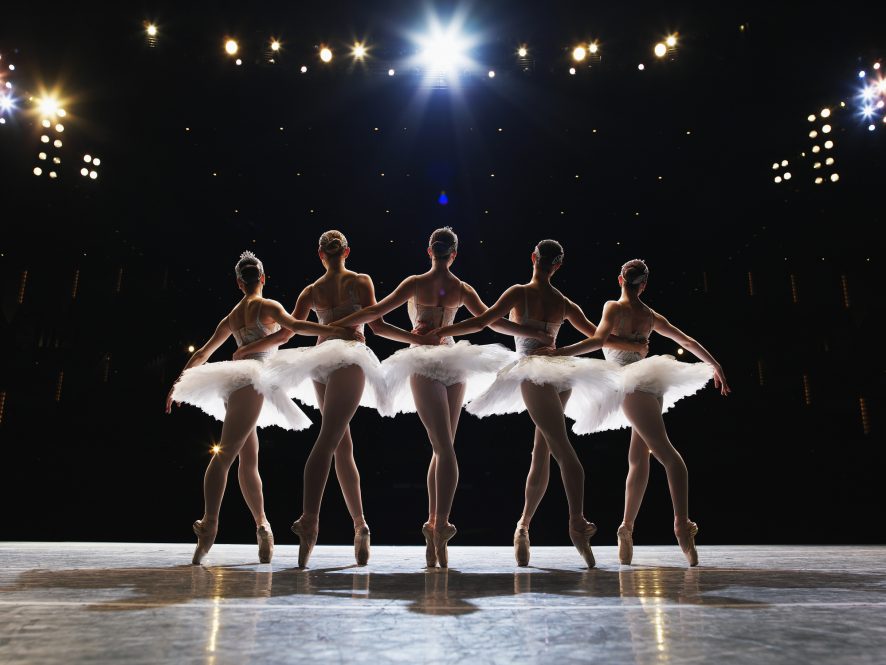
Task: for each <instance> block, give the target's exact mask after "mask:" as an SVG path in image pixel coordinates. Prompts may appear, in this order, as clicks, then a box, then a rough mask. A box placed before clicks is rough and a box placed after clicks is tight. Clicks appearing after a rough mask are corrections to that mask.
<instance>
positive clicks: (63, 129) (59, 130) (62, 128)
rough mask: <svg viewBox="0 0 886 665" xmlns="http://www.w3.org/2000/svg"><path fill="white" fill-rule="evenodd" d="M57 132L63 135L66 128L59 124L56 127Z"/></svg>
mask: <svg viewBox="0 0 886 665" xmlns="http://www.w3.org/2000/svg"><path fill="white" fill-rule="evenodd" d="M55 131H57V132H58V133H59V134H61V133H62V132H63V131H65V126H64V125H63V124H61V123H58V124H57V125H56V126H55Z"/></svg>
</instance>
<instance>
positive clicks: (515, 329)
mask: <svg viewBox="0 0 886 665" xmlns="http://www.w3.org/2000/svg"><path fill="white" fill-rule="evenodd" d="M462 288H463V289H464V291H463V293H462V303H463V304H464V306H465V307H467V308H468V311H469V312H470V313H471V314H473V315H474V316H480V315H481V314H485V313H486V310H488V309H489V308H488V307H487V306H486V303H484V302H483V300H482V299H481V298H480V296H479V294H478V293H477V292H476V291H475V290H474V287H472V286H470V285H469V284H463V286H462ZM489 328H491V329H492V330H494V331H495V332H497V333H501V334H503V335H513V336H515V337H531V338H533V339H537V340H538V341H540V342H541V343H542V344H545V345H547V346H550V345H552V344H553V343H554V338H553V336H552V335H551V334H550V333H549V332H547V331H545V330H540V329H538V328H530V327H529V326H524V325H521V324H519V323H514V322H513V321H510V320H509V319H505V318H501V319H496V320H495V321H492V322H491V323H490V324H489Z"/></svg>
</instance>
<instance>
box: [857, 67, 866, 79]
mask: <svg viewBox="0 0 886 665" xmlns="http://www.w3.org/2000/svg"><path fill="white" fill-rule="evenodd" d="M864 77H865V72H864V70H863V69H862V70H860V71H859V72H858V78H860V79H863V78H864Z"/></svg>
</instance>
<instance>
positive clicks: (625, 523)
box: [619, 520, 634, 533]
mask: <svg viewBox="0 0 886 665" xmlns="http://www.w3.org/2000/svg"><path fill="white" fill-rule="evenodd" d="M621 527H624V528H625V529H627V530H628V531H630V532H631V533H633V531H634V523H633V522H628V521H627V520H622V521H621V526H620V527H619V528H621Z"/></svg>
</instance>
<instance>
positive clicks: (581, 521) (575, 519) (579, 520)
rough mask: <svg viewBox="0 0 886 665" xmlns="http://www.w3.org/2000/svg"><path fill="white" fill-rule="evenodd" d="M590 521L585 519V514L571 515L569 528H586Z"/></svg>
mask: <svg viewBox="0 0 886 665" xmlns="http://www.w3.org/2000/svg"><path fill="white" fill-rule="evenodd" d="M587 523H588V521H587V520H586V519H585V516H584V515H583V514H579V515H570V516H569V526H570V527H571V528H582V529H583V528H584V527H585V525H586V524H587Z"/></svg>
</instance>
